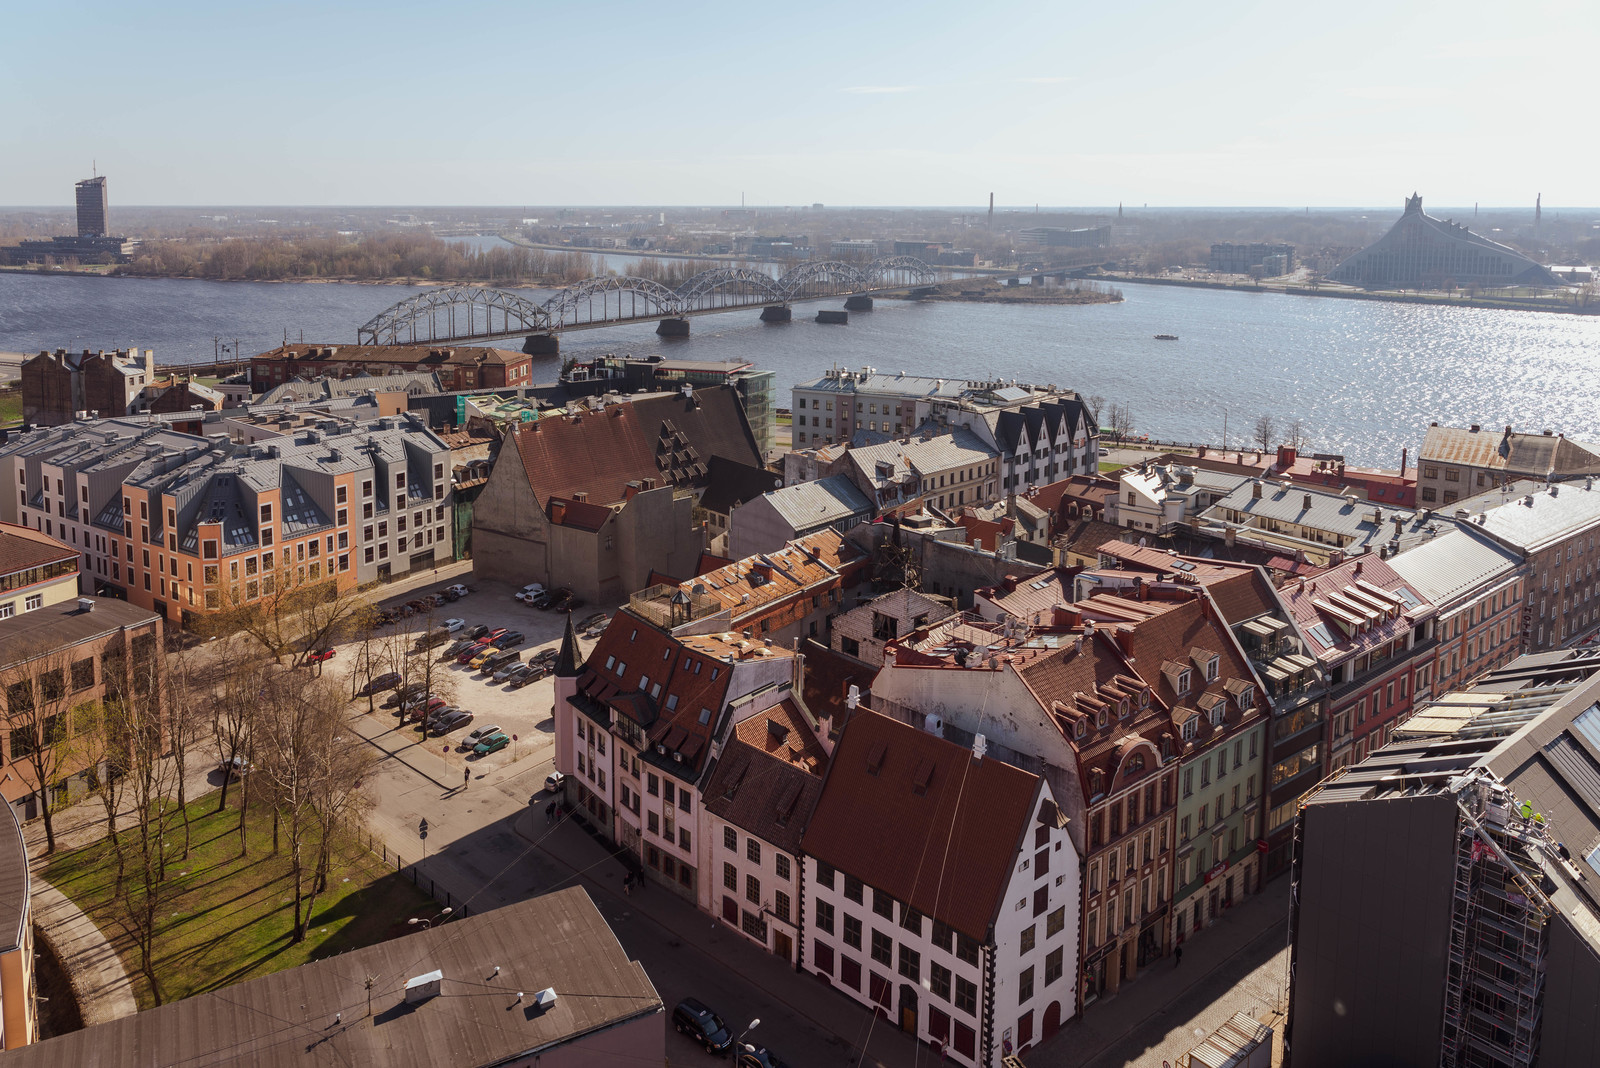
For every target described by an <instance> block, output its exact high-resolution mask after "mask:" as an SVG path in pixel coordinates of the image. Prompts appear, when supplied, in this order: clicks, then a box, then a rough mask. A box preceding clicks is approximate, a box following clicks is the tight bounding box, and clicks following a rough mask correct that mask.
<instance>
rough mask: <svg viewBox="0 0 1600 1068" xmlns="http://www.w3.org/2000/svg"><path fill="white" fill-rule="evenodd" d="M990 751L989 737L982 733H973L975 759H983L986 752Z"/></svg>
mask: <svg viewBox="0 0 1600 1068" xmlns="http://www.w3.org/2000/svg"><path fill="white" fill-rule="evenodd" d="M988 751H989V739H987V738H985V737H984V736H983V735H981V734H975V735H973V736H972V759H973V760H982V759H983V756H984V754H985V753H987V752H988Z"/></svg>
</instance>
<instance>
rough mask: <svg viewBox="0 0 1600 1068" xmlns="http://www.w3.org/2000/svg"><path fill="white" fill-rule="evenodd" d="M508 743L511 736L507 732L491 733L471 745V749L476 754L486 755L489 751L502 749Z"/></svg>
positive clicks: (494, 751) (493, 751)
mask: <svg viewBox="0 0 1600 1068" xmlns="http://www.w3.org/2000/svg"><path fill="white" fill-rule="evenodd" d="M510 744H511V736H510V735H507V734H491V735H489V737H487V738H485V739H484V740H483V741H481V742H479V743H478V744H477V745H475V746H473V747H472V751H473V752H474V753H476V754H477V755H478V756H488V755H489V754H490V753H498V752H499V751H500V750H502V749H504V748H505V747H506V746H508V745H510Z"/></svg>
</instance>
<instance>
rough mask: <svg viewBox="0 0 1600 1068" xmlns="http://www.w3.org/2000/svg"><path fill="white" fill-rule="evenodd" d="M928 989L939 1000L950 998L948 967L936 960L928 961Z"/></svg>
mask: <svg viewBox="0 0 1600 1068" xmlns="http://www.w3.org/2000/svg"><path fill="white" fill-rule="evenodd" d="M928 991H929V993H931V994H932V995H933V996H934V997H936V998H938V999H940V1000H941V1001H949V1000H950V969H949V968H946V967H945V966H944V965H942V964H940V963H938V962H937V961H930V962H929V963H928Z"/></svg>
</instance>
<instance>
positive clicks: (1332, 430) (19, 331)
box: [0, 263, 1600, 467]
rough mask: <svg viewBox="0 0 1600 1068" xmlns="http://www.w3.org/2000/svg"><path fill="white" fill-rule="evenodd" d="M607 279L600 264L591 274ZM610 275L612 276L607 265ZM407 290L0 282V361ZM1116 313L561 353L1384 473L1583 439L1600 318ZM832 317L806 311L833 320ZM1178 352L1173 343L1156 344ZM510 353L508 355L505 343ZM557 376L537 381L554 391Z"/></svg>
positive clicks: (1183, 294)
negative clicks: (1071, 409)
mask: <svg viewBox="0 0 1600 1068" xmlns="http://www.w3.org/2000/svg"><path fill="white" fill-rule="evenodd" d="M608 266H611V265H610V264H608ZM616 266H618V267H620V266H621V264H620V263H619V264H617V265H616ZM415 292H418V290H415V289H412V288H409V287H405V286H386V285H383V286H380V285H356V284H341V283H253V282H198V281H184V280H175V279H174V280H166V279H135V278H94V277H79V276H45V275H31V274H11V273H4V274H0V351H12V352H37V351H39V350H40V349H46V348H50V349H53V348H57V347H69V348H76V349H81V348H90V349H99V348H113V347H126V346H129V345H135V344H136V345H139V346H141V347H146V348H153V349H155V350H156V357H157V359H158V360H160V361H162V362H172V363H177V362H184V361H199V360H210V359H211V358H212V355H213V352H214V351H215V349H216V342H215V341H214V340H213V339H214V338H217V337H220V338H221V339H222V341H221V344H225V345H231V344H232V343H233V340H234V339H235V338H237V339H238V342H239V347H240V348H241V349H242V350H243V351H244V352H245V353H246V354H247V355H248V354H252V353H256V352H261V351H264V350H266V349H269V348H271V347H273V346H274V345H276V344H278V343H280V342H281V341H282V340H283V338H284V336H285V334H286V333H287V336H288V337H289V338H290V339H291V340H299V339H300V338H302V337H303V338H304V339H305V340H306V341H318V342H329V343H343V344H350V343H353V342H354V341H355V338H356V329H357V327H359V326H360V325H361V324H362V323H364V322H366V321H367V320H368V319H369V318H371V317H372V316H373V315H375V314H377V313H378V312H380V311H382V310H383V309H384V308H385V307H387V306H388V305H390V304H392V303H394V302H395V301H397V300H400V299H402V298H404V297H406V296H408V295H410V294H412V293H415ZM1123 293H1124V295H1125V296H1126V298H1127V299H1126V300H1125V301H1123V302H1122V303H1119V304H1098V305H1087V306H1071V305H1065V306H1039V307H1017V306H1005V305H996V304H946V303H940V304H914V303H902V302H897V301H879V302H878V304H877V310H876V311H874V312H871V313H857V314H853V315H851V317H850V323H849V325H848V326H825V325H819V324H817V323H814V322H812V321H811V318H812V312H813V306H797V307H796V309H795V321H794V322H792V323H789V324H785V325H772V326H769V325H764V324H762V323H760V322H759V321H758V320H757V318H756V312H755V311H754V310H747V311H736V312H728V313H725V314H721V315H710V316H701V317H698V318H696V319H694V320H693V321H692V327H691V329H692V331H693V336H692V337H690V338H687V339H684V340H681V341H671V342H666V341H662V340H660V339H658V338H657V337H656V336H655V334H654V331H653V326H650V325H634V326H623V327H612V328H608V329H603V330H588V331H576V332H573V333H571V334H568V335H566V336H565V337H563V338H562V341H561V346H562V352H563V354H565V355H584V354H593V353H600V352H616V353H632V354H634V355H644V354H647V353H665V354H669V355H671V356H675V357H681V358H689V359H704V360H721V359H728V358H738V359H747V360H751V361H753V362H754V363H756V364H757V365H758V366H761V367H767V368H772V369H773V370H775V371H777V374H778V387H779V399H778V403H779V404H780V405H785V406H787V402H788V390H789V387H790V386H791V385H792V384H793V383H794V382H797V381H802V380H805V379H810V378H814V377H816V376H818V375H820V374H821V373H822V372H823V371H824V370H826V369H827V368H829V367H831V366H835V365H837V366H840V367H850V368H859V367H862V366H872V367H876V368H877V369H879V370H880V371H885V372H888V373H891V374H892V373H894V372H896V371H905V372H906V373H908V374H922V375H942V376H946V377H960V378H983V377H995V378H1006V379H1011V378H1015V379H1018V380H1020V381H1025V382H1053V383H1056V384H1057V385H1061V386H1068V387H1072V388H1075V389H1078V390H1080V391H1082V392H1083V393H1084V394H1086V395H1093V394H1099V395H1101V396H1103V397H1105V398H1107V400H1108V401H1121V402H1126V403H1127V404H1129V405H1131V406H1132V409H1133V413H1134V419H1135V423H1136V429H1137V430H1138V431H1139V432H1143V433H1148V434H1150V435H1151V436H1152V437H1158V438H1161V439H1164V440H1178V441H1191V440H1194V441H1210V442H1219V441H1221V439H1222V435H1223V420H1224V415H1225V414H1226V417H1227V425H1228V437H1229V441H1230V442H1233V443H1238V442H1241V441H1244V440H1246V439H1247V438H1248V435H1249V431H1250V430H1251V428H1252V427H1253V425H1254V423H1255V421H1256V419H1257V418H1258V417H1259V416H1260V415H1262V414H1270V415H1271V416H1273V417H1274V419H1276V420H1277V423H1278V425H1279V426H1280V427H1283V426H1285V425H1286V424H1287V423H1288V422H1289V421H1290V420H1293V419H1297V418H1298V419H1300V420H1301V421H1302V423H1303V425H1304V427H1305V429H1306V431H1307V433H1308V434H1309V436H1310V438H1311V442H1312V447H1313V448H1314V449H1315V450H1316V451H1319V452H1338V453H1343V454H1345V455H1346V456H1347V457H1348V458H1349V461H1350V462H1351V463H1353V464H1373V465H1382V466H1385V467H1393V466H1397V465H1398V464H1399V462H1400V450H1401V448H1402V447H1409V448H1410V449H1411V456H1412V457H1413V458H1414V457H1415V456H1416V448H1417V446H1418V445H1419V444H1420V443H1421V440H1422V434H1423V432H1424V430H1425V429H1426V428H1427V425H1428V423H1429V422H1430V421H1431V420H1438V421H1439V422H1441V423H1448V424H1454V425H1466V424H1468V423H1482V424H1484V425H1486V426H1495V427H1499V426H1503V425H1505V424H1508V423H1509V424H1513V425H1515V426H1516V427H1517V428H1518V429H1526V430H1540V429H1544V428H1547V427H1548V428H1551V429H1553V430H1556V431H1558V432H1565V433H1566V434H1568V435H1569V436H1571V437H1575V438H1579V439H1581V440H1586V441H1600V319H1597V318H1594V317H1582V316H1572V315H1558V314H1548V313H1537V312H1511V311H1487V310H1480V309H1473V308H1447V309H1444V308H1427V307H1418V306H1413V305H1407V304H1388V303H1380V302H1375V301H1349V300H1337V299H1329V298H1310V297H1294V296H1285V295H1281V294H1273V293H1235V292H1222V291H1215V290H1204V289H1185V288H1178V287H1165V286H1139V285H1128V286H1125V287H1123ZM838 306H839V301H838V300H833V301H828V302H822V303H819V304H817V305H815V307H838ZM1155 334H1177V335H1179V338H1180V340H1178V341H1156V340H1154V335H1155ZM504 344H506V345H507V347H515V342H505V343H504ZM556 371H557V364H556V361H554V360H550V361H549V366H548V367H544V368H536V374H535V378H536V380H545V381H549V380H553V379H554V378H555V375H556Z"/></svg>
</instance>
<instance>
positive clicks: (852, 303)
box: [844, 293, 872, 312]
mask: <svg viewBox="0 0 1600 1068" xmlns="http://www.w3.org/2000/svg"><path fill="white" fill-rule="evenodd" d="M844 310H845V311H854V312H862V311H871V310H872V298H871V297H869V296H866V295H864V294H860V293H858V294H856V295H855V296H853V297H846V298H844Z"/></svg>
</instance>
